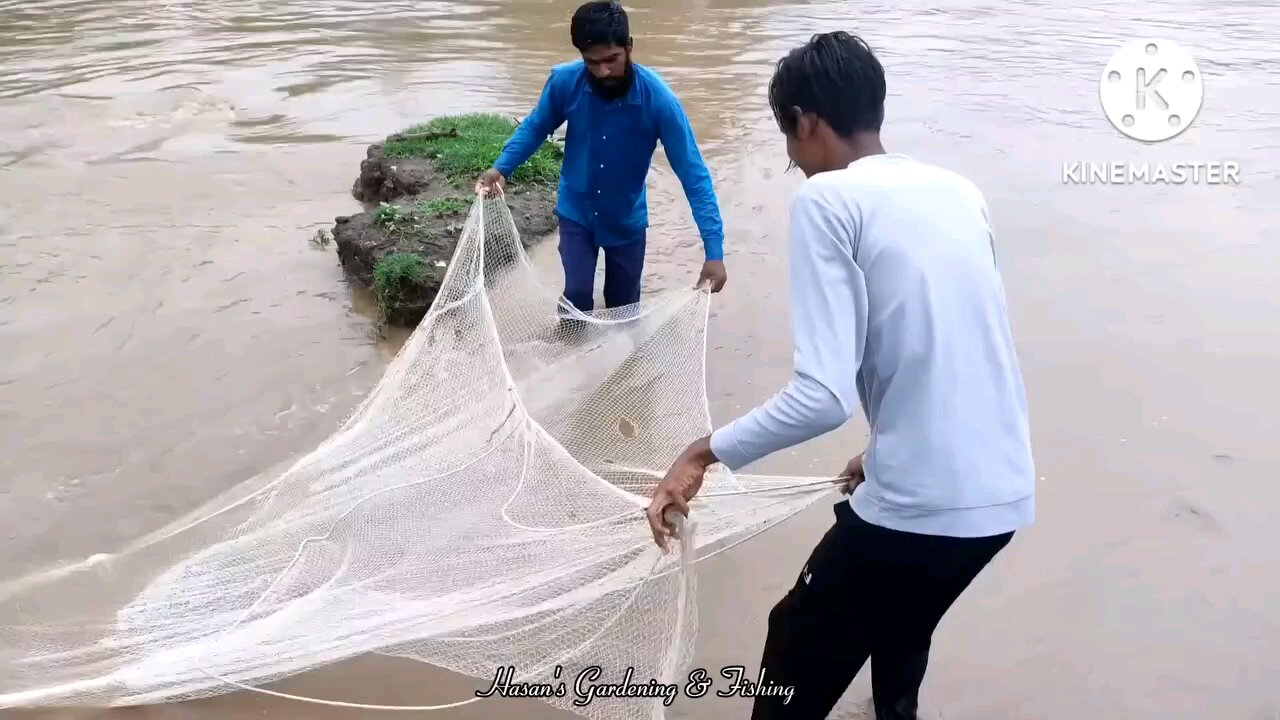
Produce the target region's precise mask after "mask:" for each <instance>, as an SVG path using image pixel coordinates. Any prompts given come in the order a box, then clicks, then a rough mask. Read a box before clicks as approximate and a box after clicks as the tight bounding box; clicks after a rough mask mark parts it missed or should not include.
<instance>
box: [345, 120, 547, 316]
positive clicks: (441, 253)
mask: <svg viewBox="0 0 1280 720" xmlns="http://www.w3.org/2000/svg"><path fill="white" fill-rule="evenodd" d="M515 127H516V122H515V121H513V120H510V119H508V118H503V117H500V116H494V115H460V116H448V117H440V118H436V119H435V120H432V121H431V122H429V123H426V124H424V125H418V126H415V127H412V128H409V129H408V130H405V131H404V132H402V133H397V134H394V135H391V136H388V137H387V139H386V140H384V141H383V142H380V143H375V144H373V145H371V146H370V147H369V149H368V152H367V153H366V157H365V159H364V160H363V161H362V162H361V163H360V175H359V177H357V178H356V180H355V183H354V184H353V185H352V189H351V192H352V195H354V196H355V198H356V199H357V200H360V201H361V202H362V203H364V204H365V210H364V211H363V212H360V213H358V214H355V215H349V216H342V217H338V218H335V220H334V227H333V239H334V241H335V243H336V245H337V252H338V260H339V262H341V264H342V267H343V269H344V270H345V271H346V273H347V274H348V275H349V276H350V277H352V278H354V279H355V280H356V281H358V282H359V283H361V284H362V285H364V286H365V287H367V288H369V289H370V290H372V291H373V294H374V296H375V297H376V298H377V300H378V304H379V307H380V309H381V312H382V315H383V318H384V320H385V321H386V322H387V323H389V324H391V325H397V326H403V327H412V326H414V325H416V324H417V323H418V322H420V321H421V320H422V318H423V316H424V315H426V312H427V310H428V309H429V308H430V307H431V303H432V301H433V300H434V299H435V296H436V293H437V292H438V291H439V289H440V283H441V282H442V281H443V280H444V276H445V272H446V270H447V269H448V264H449V260H450V258H452V256H453V251H454V248H455V247H456V245H457V242H458V238H459V235H460V234H461V232H462V228H463V225H464V224H465V222H466V218H467V214H468V212H469V211H470V209H471V206H472V203H473V202H474V200H475V194H474V185H475V180H476V178H477V177H479V176H480V174H481V173H483V172H484V171H485V170H486V169H487V168H488V167H489V166H490V165H491V164H492V163H493V161H494V160H495V159H496V158H497V156H498V153H499V152H500V151H501V149H502V145H503V143H505V142H506V140H507V139H508V138H509V137H510V136H511V133H512V131H514V130H515ZM562 157H563V153H562V152H561V150H560V148H559V146H558V145H556V144H555V143H552V142H548V143H545V144H544V145H543V146H542V147H541V148H540V149H539V150H538V151H537V152H536V153H535V154H534V155H533V157H531V158H530V159H529V160H528V161H527V162H525V163H524V164H523V165H522V166H521V167H520V168H519V169H517V170H516V172H515V173H514V174H513V176H512V177H511V178H510V179H509V180H508V182H507V186H506V203H507V206H508V207H509V208H510V209H511V214H512V217H513V218H514V219H515V222H516V229H517V231H518V232H519V233H520V238H521V241H522V242H523V244H524V245H525V246H526V247H528V246H530V245H531V244H533V243H536V242H538V241H539V240H541V239H542V238H544V237H546V236H547V235H548V234H549V233H550V232H551V231H552V230H554V229H555V227H556V217H555V203H556V184H557V183H558V181H559V177H560V160H561V158H562Z"/></svg>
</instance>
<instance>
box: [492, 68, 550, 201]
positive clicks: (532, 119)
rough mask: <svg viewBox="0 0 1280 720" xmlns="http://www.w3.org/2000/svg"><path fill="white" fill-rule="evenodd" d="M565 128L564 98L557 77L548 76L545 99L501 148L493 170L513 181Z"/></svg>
mask: <svg viewBox="0 0 1280 720" xmlns="http://www.w3.org/2000/svg"><path fill="white" fill-rule="evenodd" d="M563 124H564V98H562V97H561V96H560V88H559V86H558V85H557V83H556V76H555V74H554V73H552V74H551V75H549V76H547V81H546V82H545V83H544V84H543V86H542V95H541V96H540V97H539V98H538V104H537V105H535V106H534V108H533V111H532V112H530V113H529V116H528V117H526V118H525V119H524V122H522V123H520V127H517V128H516V131H515V132H514V133H512V134H511V137H510V139H508V140H507V142H506V144H505V145H503V146H502V152H501V153H499V154H498V159H497V160H495V161H494V162H493V167H494V168H495V169H496V170H497V171H498V172H500V173H502V176H503V177H504V178H507V179H510V178H511V173H513V172H515V171H516V168H518V167H520V166H521V165H523V164H524V162H525V161H526V160H528V159H529V157H530V156H532V155H533V154H534V153H535V152H537V150H538V148H540V147H542V143H544V142H546V140H547V138H548V137H550V135H551V133H553V132H555V131H556V129H557V128H559V127H560V126H561V125H563Z"/></svg>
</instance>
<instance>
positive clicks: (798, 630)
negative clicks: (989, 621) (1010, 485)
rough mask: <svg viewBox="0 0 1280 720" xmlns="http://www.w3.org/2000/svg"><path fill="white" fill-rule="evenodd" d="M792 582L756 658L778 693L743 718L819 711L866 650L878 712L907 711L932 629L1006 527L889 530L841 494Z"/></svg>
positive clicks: (794, 717)
mask: <svg viewBox="0 0 1280 720" xmlns="http://www.w3.org/2000/svg"><path fill="white" fill-rule="evenodd" d="M835 513H836V522H835V524H834V525H833V526H832V527H831V529H830V530H828V531H827V534H826V535H825V536H824V537H823V538H822V540H821V542H819V543H818V545H817V547H815V548H814V549H813V553H812V554H811V555H810V556H809V561H808V563H807V564H805V566H804V569H803V570H802V571H801V572H800V577H799V578H797V579H796V584H795V587H793V588H791V590H790V592H788V593H787V594H786V596H785V597H783V598H782V600H781V601H780V602H779V603H778V604H777V605H776V606H775V607H774V608H773V611H772V612H770V613H769V634H768V637H767V639H766V640H765V645H764V656H763V658H762V659H761V665H762V667H763V670H764V673H765V675H764V679H765V682H766V683H769V682H772V683H778V684H779V685H783V686H786V685H790V686H792V687H793V688H794V689H795V690H794V693H793V694H792V697H791V698H790V701H789V702H787V703H786V704H783V700H785V699H786V698H785V697H784V696H773V697H757V698H756V701H755V707H754V710H753V712H752V714H751V717H752V720H774V719H776V718H786V719H787V720H819V719H820V718H825V717H826V716H827V714H828V713H829V712H831V709H832V707H833V706H834V705H835V704H836V702H837V701H838V700H839V699H840V697H841V696H842V695H843V694H844V692H845V690H847V689H848V687H849V684H850V683H851V682H853V678H854V676H855V675H857V674H858V671H859V670H860V669H861V668H862V666H863V664H864V663H866V661H867V658H868V657H870V658H871V684H872V693H873V697H874V703H875V711H876V719H877V720H915V717H916V708H917V704H918V695H919V691H920V685H921V683H922V682H923V681H924V673H925V666H926V665H927V664H928V660H929V643H930V639H931V637H932V636H933V631H934V628H936V627H937V625H938V621H939V620H941V619H942V616H943V614H944V613H946V611H947V609H948V608H950V607H951V604H952V603H954V602H955V600H956V598H957V597H959V596H960V593H961V592H963V591H964V589H965V588H966V587H968V585H969V583H970V582H971V581H972V580H973V578H974V577H976V576H977V575H978V573H979V572H980V571H981V570H982V568H984V567H985V566H986V565H987V563H989V562H990V561H991V559H992V558H993V557H995V555H996V553H998V552H1000V550H1002V549H1003V548H1004V547H1005V546H1006V545H1008V544H1009V540H1010V539H1012V537H1013V533H1007V534H1004V535H997V536H994V537H985V538H955V537H940V536H935V535H917V534H914V533H906V532H900V531H897V530H889V529H887V528H883V527H879V526H876V525H872V524H870V523H868V522H866V521H864V520H863V519H862V518H860V517H858V515H857V514H856V513H854V512H853V509H852V508H851V507H850V506H849V503H848V502H847V501H845V500H842V501H841V502H839V503H837V504H836V506H835Z"/></svg>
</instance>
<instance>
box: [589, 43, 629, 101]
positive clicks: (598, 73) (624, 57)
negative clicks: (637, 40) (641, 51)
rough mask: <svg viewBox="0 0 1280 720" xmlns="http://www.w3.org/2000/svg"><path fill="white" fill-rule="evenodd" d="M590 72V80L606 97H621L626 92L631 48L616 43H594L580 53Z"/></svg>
mask: <svg viewBox="0 0 1280 720" xmlns="http://www.w3.org/2000/svg"><path fill="white" fill-rule="evenodd" d="M582 60H583V61H584V62H585V63H586V64H587V70H588V71H590V72H591V81H592V83H594V84H595V86H596V88H597V89H598V90H599V91H600V92H601V93H602V94H604V95H606V96H608V97H621V96H622V95H624V94H625V93H626V92H627V82H628V79H629V78H628V75H629V73H628V72H627V70H628V68H629V66H630V65H631V50H630V49H629V48H625V47H621V46H618V45H595V46H593V47H589V48H587V49H586V50H585V51H583V53H582Z"/></svg>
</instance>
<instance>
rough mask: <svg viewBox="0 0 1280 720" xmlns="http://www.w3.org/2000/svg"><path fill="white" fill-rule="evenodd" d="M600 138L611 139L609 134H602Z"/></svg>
mask: <svg viewBox="0 0 1280 720" xmlns="http://www.w3.org/2000/svg"><path fill="white" fill-rule="evenodd" d="M600 139H601V140H608V139H609V136H608V135H601V136H600Z"/></svg>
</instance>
